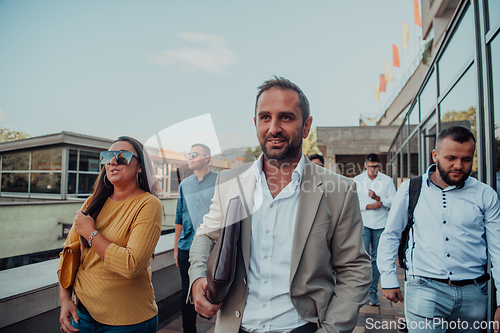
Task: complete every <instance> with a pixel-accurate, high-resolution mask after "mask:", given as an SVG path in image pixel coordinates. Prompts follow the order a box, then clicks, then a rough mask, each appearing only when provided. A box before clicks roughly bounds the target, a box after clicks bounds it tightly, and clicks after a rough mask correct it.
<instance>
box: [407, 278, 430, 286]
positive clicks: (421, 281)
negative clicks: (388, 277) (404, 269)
mask: <svg viewBox="0 0 500 333" xmlns="http://www.w3.org/2000/svg"><path fill="white" fill-rule="evenodd" d="M427 283H429V279H428V278H425V277H421V276H415V277H411V276H409V277H408V278H407V280H406V284H408V285H410V286H414V287H418V286H425V285H427Z"/></svg>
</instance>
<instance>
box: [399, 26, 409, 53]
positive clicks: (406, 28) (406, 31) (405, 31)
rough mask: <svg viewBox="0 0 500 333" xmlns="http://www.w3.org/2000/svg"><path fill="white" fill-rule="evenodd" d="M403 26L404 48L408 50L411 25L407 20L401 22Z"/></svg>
mask: <svg viewBox="0 0 500 333" xmlns="http://www.w3.org/2000/svg"><path fill="white" fill-rule="evenodd" d="M401 27H402V29H403V49H404V50H405V51H408V41H409V39H410V26H409V25H408V24H407V23H405V22H401Z"/></svg>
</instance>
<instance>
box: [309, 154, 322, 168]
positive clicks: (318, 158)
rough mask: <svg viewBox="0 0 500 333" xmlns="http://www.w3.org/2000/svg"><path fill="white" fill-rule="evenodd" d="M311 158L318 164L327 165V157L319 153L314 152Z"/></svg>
mask: <svg viewBox="0 0 500 333" xmlns="http://www.w3.org/2000/svg"><path fill="white" fill-rule="evenodd" d="M309 160H310V161H311V162H313V163H314V164H316V165H319V166H321V167H323V168H324V167H325V158H324V157H323V156H321V155H319V154H312V155H311V156H309Z"/></svg>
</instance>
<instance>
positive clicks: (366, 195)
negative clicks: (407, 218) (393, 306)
mask: <svg viewBox="0 0 500 333" xmlns="http://www.w3.org/2000/svg"><path fill="white" fill-rule="evenodd" d="M365 169H366V171H365V172H363V173H361V174H359V175H357V176H356V177H354V181H355V182H356V185H357V188H358V197H359V207H360V209H361V215H362V216H363V242H364V244H365V249H366V253H368V254H370V258H371V262H372V285H371V286H370V294H369V298H368V304H369V305H372V306H377V305H380V302H379V300H378V296H377V289H378V280H379V276H380V273H379V271H378V268H377V249H378V243H379V239H380V235H382V232H383V231H384V228H385V223H386V222H387V215H388V211H389V209H390V208H391V203H392V198H393V197H394V195H395V194H396V188H395V187H394V183H393V182H392V179H391V177H389V176H387V175H384V174H383V173H381V172H379V169H380V158H379V157H378V155H377V154H368V155H366V158H365Z"/></svg>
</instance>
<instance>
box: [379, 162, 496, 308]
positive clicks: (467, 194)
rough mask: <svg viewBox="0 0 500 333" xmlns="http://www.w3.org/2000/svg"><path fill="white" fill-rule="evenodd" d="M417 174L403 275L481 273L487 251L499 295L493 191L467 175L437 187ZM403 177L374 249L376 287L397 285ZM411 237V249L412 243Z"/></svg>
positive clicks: (405, 204)
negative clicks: (458, 181)
mask: <svg viewBox="0 0 500 333" xmlns="http://www.w3.org/2000/svg"><path fill="white" fill-rule="evenodd" d="M435 171H436V166H435V165H432V166H431V167H430V168H429V169H428V170H427V173H426V174H424V175H423V179H422V190H421V192H420V196H419V199H418V203H417V206H416V207H415V211H414V221H415V224H414V225H413V230H414V234H413V233H412V232H411V231H410V240H409V246H408V251H407V254H406V261H407V266H408V268H409V270H408V272H407V273H408V274H409V275H416V276H422V277H428V278H438V279H448V278H449V279H451V280H467V279H475V278H477V277H479V276H481V275H483V274H484V273H485V266H486V263H487V250H488V252H489V254H490V258H491V262H492V264H493V268H492V269H491V271H492V273H493V278H494V279H495V283H496V286H497V299H500V290H499V289H498V287H499V284H498V279H499V278H500V206H499V202H498V197H497V193H496V192H495V191H494V190H493V189H492V188H491V187H490V186H488V185H486V184H484V183H481V182H479V181H478V180H476V179H475V178H473V177H469V178H468V179H467V180H466V181H465V183H464V185H463V186H461V187H456V186H448V187H447V188H445V189H441V188H440V187H438V186H436V185H435V184H434V183H433V182H432V181H431V180H430V178H429V175H430V174H431V173H433V172H435ZM408 188H409V181H408V180H407V181H405V182H403V183H402V184H401V186H400V188H399V189H398V192H397V194H396V196H395V198H394V201H393V203H392V208H391V212H390V213H389V218H388V220H387V225H386V227H385V231H384V232H383V233H382V236H381V237H380V243H379V247H378V254H377V264H378V269H379V271H380V274H381V284H382V288H398V287H399V284H398V278H397V276H396V266H395V258H396V255H397V252H398V246H399V239H400V237H401V233H402V231H403V230H404V228H405V227H406V224H407V222H408ZM413 240H414V248H413V249H412V247H413Z"/></svg>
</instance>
